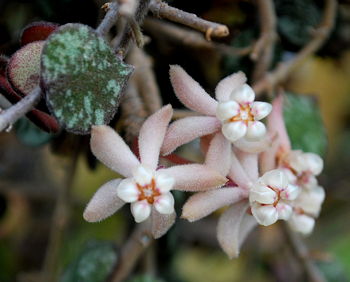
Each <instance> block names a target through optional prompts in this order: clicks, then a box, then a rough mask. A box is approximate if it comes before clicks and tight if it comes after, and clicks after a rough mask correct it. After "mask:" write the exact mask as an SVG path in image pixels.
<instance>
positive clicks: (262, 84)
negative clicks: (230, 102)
mask: <svg viewBox="0 0 350 282" xmlns="http://www.w3.org/2000/svg"><path fill="white" fill-rule="evenodd" d="M325 2H326V4H325V9H324V16H323V20H322V22H321V24H320V25H319V27H318V28H317V29H316V30H315V31H314V33H313V39H312V40H311V41H310V42H309V43H308V44H307V45H306V46H304V48H303V49H302V50H301V51H300V52H299V53H298V54H297V55H296V56H295V57H294V58H293V59H291V60H289V61H287V62H284V63H281V64H280V65H279V66H278V67H277V68H276V69H275V70H273V71H271V72H270V73H268V74H266V75H265V76H264V77H263V78H262V79H260V80H259V81H258V82H257V83H255V84H254V87H253V88H254V90H255V93H256V94H257V95H259V94H261V93H262V92H264V91H265V90H267V89H272V88H274V87H275V86H276V85H277V84H278V83H280V82H282V81H284V80H285V79H286V78H287V77H288V75H289V74H290V73H291V72H292V71H293V70H294V69H295V68H296V67H297V66H298V65H299V64H300V63H302V62H303V61H304V60H305V59H306V58H307V57H309V56H310V55H312V54H313V53H315V52H316V51H317V50H318V49H319V48H320V47H321V46H322V45H323V43H324V42H325V41H326V39H327V38H328V36H329V34H330V32H331V30H332V29H333V26H334V21H335V17H336V11H337V1H336V0H325Z"/></svg>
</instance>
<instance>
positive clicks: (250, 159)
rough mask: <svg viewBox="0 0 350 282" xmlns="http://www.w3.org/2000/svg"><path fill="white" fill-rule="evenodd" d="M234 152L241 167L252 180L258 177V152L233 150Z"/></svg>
mask: <svg viewBox="0 0 350 282" xmlns="http://www.w3.org/2000/svg"><path fill="white" fill-rule="evenodd" d="M235 153H236V155H237V157H238V159H239V161H240V163H241V164H242V167H243V169H244V170H245V172H246V173H247V175H248V177H249V178H250V179H251V180H252V181H256V180H258V178H259V167H258V154H254V153H246V152H243V151H241V150H235Z"/></svg>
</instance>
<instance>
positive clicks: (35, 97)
mask: <svg viewBox="0 0 350 282" xmlns="http://www.w3.org/2000/svg"><path fill="white" fill-rule="evenodd" d="M40 98H41V90H40V88H39V86H37V87H36V88H35V89H34V90H33V91H32V92H30V93H29V94H28V95H27V96H25V97H24V98H23V99H22V100H21V101H19V102H18V103H16V104H15V105H13V106H12V107H10V108H8V109H6V110H4V111H1V113H0V132H1V131H3V130H5V129H6V128H8V127H11V126H12V125H13V124H14V123H15V122H16V121H17V120H18V119H20V118H21V117H23V116H24V115H25V114H26V113H27V112H29V111H30V110H31V109H32V108H33V107H34V106H35V105H36V104H37V103H38V102H39V100H40Z"/></svg>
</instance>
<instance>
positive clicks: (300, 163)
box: [287, 150, 307, 174]
mask: <svg viewBox="0 0 350 282" xmlns="http://www.w3.org/2000/svg"><path fill="white" fill-rule="evenodd" d="M287 162H288V164H289V165H290V166H291V168H293V169H294V170H295V171H296V172H297V173H298V174H299V173H302V172H303V171H305V170H307V162H306V159H305V156H304V153H303V152H302V151H299V150H295V151H292V152H291V153H290V154H289V155H288V158H287Z"/></svg>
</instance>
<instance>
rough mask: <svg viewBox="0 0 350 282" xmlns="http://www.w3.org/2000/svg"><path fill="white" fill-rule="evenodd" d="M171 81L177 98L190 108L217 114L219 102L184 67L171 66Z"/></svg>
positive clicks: (213, 114) (206, 113) (212, 114)
mask: <svg viewBox="0 0 350 282" xmlns="http://www.w3.org/2000/svg"><path fill="white" fill-rule="evenodd" d="M169 74H170V81H171V84H172V85H173V88H174V91H175V94H176V96H177V98H179V100H180V101H181V102H182V103H183V104H184V105H185V106H186V107H187V108H189V109H191V110H193V111H196V112H199V113H202V114H204V115H209V116H215V112H216V107H217V102H216V100H215V99H213V98H212V97H210V96H209V94H208V93H207V92H206V91H205V90H204V89H203V88H202V87H201V86H200V85H199V84H198V82H197V81H195V80H194V79H193V78H192V77H190V76H189V75H188V74H187V73H186V72H185V71H184V69H183V68H182V67H180V66H178V65H172V66H170V71H169Z"/></svg>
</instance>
